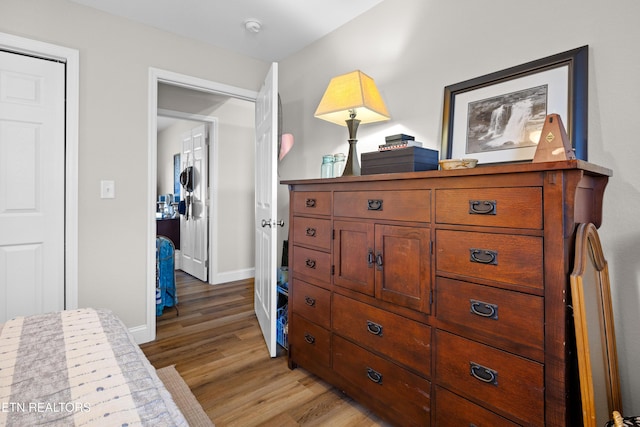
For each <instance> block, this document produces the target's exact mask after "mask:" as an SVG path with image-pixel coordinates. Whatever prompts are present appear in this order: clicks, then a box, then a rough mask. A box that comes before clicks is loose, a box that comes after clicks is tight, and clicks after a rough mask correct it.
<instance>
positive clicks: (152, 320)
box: [136, 67, 258, 343]
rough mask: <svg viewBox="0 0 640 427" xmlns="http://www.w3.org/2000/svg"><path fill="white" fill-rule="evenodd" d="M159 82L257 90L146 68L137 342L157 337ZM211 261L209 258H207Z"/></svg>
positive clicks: (230, 91) (246, 93) (242, 93)
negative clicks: (142, 292)
mask: <svg viewBox="0 0 640 427" xmlns="http://www.w3.org/2000/svg"><path fill="white" fill-rule="evenodd" d="M158 83H166V84H169V85H173V86H181V87H184V88H188V89H192V90H197V91H201V92H207V93H217V94H222V95H227V96H229V97H232V98H238V99H244V100H246V101H252V102H255V101H256V99H257V97H258V92H255V91H252V90H248V89H242V88H239V87H235V86H230V85H226V84H223V83H218V82H213V81H210V80H205V79H201V78H198V77H193V76H188V75H185V74H180V73H176V72H173V71H167V70H162V69H159V68H154V67H149V87H148V94H149V95H148V96H149V98H148V107H149V108H148V111H147V123H148V127H147V135H148V140H147V170H148V171H149V173H148V182H147V209H148V210H147V299H146V301H147V322H146V334H144V335H145V336H144V337H143V336H141V335H143V334H141V332H142V331H137V332H138V334H137V336H136V341H137V342H139V343H143V342H149V341H153V340H155V338H156V308H155V301H156V293H155V289H156V286H155V282H156V277H155V276H156V268H155V251H156V248H155V236H156V225H155V222H156V216H155V215H156V214H155V204H156V200H155V194H156V186H157V179H158V170H157V169H158V135H157V131H158V119H157V116H158ZM210 151H213V150H210ZM210 154H211V153H210ZM210 233H211V231H210ZM210 262H212V261H211V260H210ZM209 277H210V278H211V274H209ZM209 280H211V279H209Z"/></svg>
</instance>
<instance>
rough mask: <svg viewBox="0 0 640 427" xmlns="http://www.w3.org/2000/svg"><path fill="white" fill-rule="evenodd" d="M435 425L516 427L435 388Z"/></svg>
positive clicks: (449, 393)
mask: <svg viewBox="0 0 640 427" xmlns="http://www.w3.org/2000/svg"><path fill="white" fill-rule="evenodd" d="M435 396H436V399H435V400H436V405H435V407H436V425H437V426H438V427H460V426H475V427H518V424H515V423H512V422H511V421H509V420H507V419H505V418H502V417H501V416H499V415H496V414H494V413H493V412H491V411H488V410H486V409H484V408H483V407H481V406H478V405H476V404H474V403H471V402H469V401H468V400H466V399H464V398H462V397H460V396H458V395H457V394H454V393H451V392H450V391H448V390H446V389H444V388H440V387H436V392H435Z"/></svg>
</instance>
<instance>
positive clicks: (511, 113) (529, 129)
mask: <svg viewBox="0 0 640 427" xmlns="http://www.w3.org/2000/svg"><path fill="white" fill-rule="evenodd" d="M547 93H548V85H541V86H536V87H532V88H528V89H524V90H519V91H517V92H512V93H507V94H502V95H499V96H495V97H492V98H487V99H483V100H479V101H475V102H470V103H469V104H468V115H467V144H466V150H465V151H466V153H467V154H471V153H483V152H487V151H497V150H507V149H513V148H523V147H530V146H534V145H537V144H538V140H539V138H540V132H541V131H542V127H543V125H544V120H545V117H546V115H547Z"/></svg>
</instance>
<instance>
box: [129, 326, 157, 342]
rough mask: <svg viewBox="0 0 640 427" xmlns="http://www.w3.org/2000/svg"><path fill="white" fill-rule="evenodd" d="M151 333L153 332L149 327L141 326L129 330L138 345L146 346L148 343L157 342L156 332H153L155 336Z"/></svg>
mask: <svg viewBox="0 0 640 427" xmlns="http://www.w3.org/2000/svg"><path fill="white" fill-rule="evenodd" d="M150 332H151V330H150V329H149V326H148V325H139V326H134V327H132V328H129V333H130V334H131V335H132V336H133V339H134V340H135V342H136V344H144V343H146V342H150V341H153V340H155V339H156V336H155V335H156V334H155V331H153V332H154V333H153V334H151V333H150Z"/></svg>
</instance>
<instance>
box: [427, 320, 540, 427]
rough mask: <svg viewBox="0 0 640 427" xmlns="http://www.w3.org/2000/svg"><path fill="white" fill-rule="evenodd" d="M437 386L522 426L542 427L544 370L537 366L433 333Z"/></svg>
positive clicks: (442, 334) (456, 338) (479, 345)
mask: <svg viewBox="0 0 640 427" xmlns="http://www.w3.org/2000/svg"><path fill="white" fill-rule="evenodd" d="M436 348H437V350H436V376H437V381H438V384H439V385H442V386H443V387H446V388H448V389H450V390H452V391H455V392H456V393H457V394H460V395H462V396H465V397H467V398H476V399H478V400H481V401H483V402H485V404H484V406H486V407H487V408H488V409H495V410H496V411H498V412H500V411H502V412H504V413H506V414H511V415H513V416H514V417H517V418H518V419H520V420H522V421H523V422H524V423H527V424H530V425H536V426H538V425H539V426H542V425H544V369H543V365H541V364H540V363H536V362H533V361H531V360H528V359H524V358H522V357H519V356H515V355H513V354H511V353H507V352H504V351H500V350H497V349H495V348H492V347H489V346H486V345H483V344H479V343H477V342H475V341H470V340H467V339H464V338H462V337H459V336H457V335H453V334H449V333H447V332H444V331H440V330H438V331H436Z"/></svg>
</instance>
